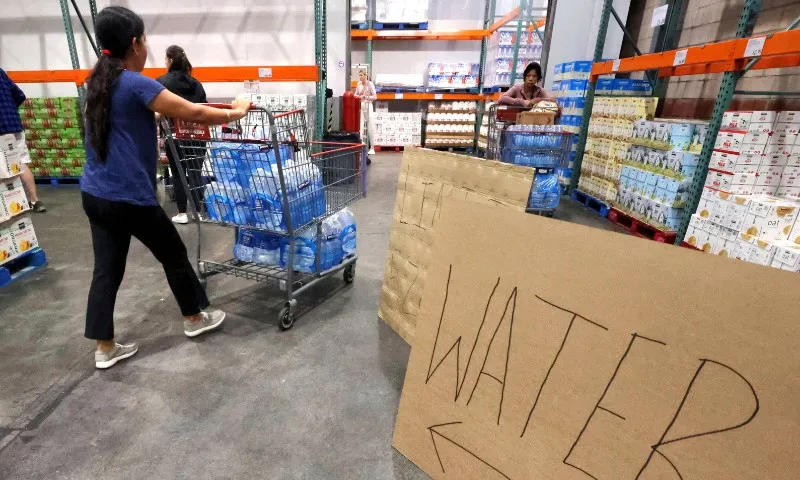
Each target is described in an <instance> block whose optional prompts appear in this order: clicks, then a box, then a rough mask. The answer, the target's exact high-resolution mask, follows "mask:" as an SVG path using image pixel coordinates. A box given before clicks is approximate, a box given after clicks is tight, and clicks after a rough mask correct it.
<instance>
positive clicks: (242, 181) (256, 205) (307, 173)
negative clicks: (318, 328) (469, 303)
mask: <svg viewBox="0 0 800 480" xmlns="http://www.w3.org/2000/svg"><path fill="white" fill-rule="evenodd" d="M212 106H214V107H218V108H230V106H226V105H212ZM171 123H172V124H171V125H170V122H169V121H167V120H164V121H162V128H163V129H164V132H166V139H167V145H168V146H167V148H171V149H173V153H174V154H175V155H176V157H178V155H180V157H179V158H181V159H182V160H183V161H180V162H176V163H177V165H178V170H179V176H180V180H179V181H181V182H183V184H184V187H185V188H186V191H187V192H191V194H190V195H188V196H189V197H190V198H198V199H201V202H198V205H195V204H194V202H189V208H190V214H191V217H192V218H193V219H194V221H195V223H196V224H197V235H198V242H197V271H198V275H199V277H200V279H201V283H202V284H203V286H204V287H205V285H206V279H207V278H208V277H211V276H213V275H217V274H225V275H233V276H236V277H240V278H245V279H249V280H254V281H256V282H273V283H277V284H278V286H279V287H280V289H281V290H282V291H283V292H285V298H286V300H285V303H284V305H283V308H282V309H281V311H280V314H279V316H278V321H279V323H278V324H279V327H280V328H281V330H286V329H288V328H291V326H292V325H293V324H294V320H295V309H296V306H297V296H298V295H300V294H301V293H303V292H305V291H307V290H308V289H309V288H310V287H311V286H313V285H314V284H315V283H317V282H319V281H320V280H322V279H324V278H326V277H328V276H330V275H333V274H335V273H337V272H339V271H343V273H344V281H345V282H346V283H352V282H353V279H354V277H355V265H356V261H357V259H358V257H357V255H356V254H355V223H354V219H352V218H350V217H348V216H347V215H344V213H342V212H341V211H342V209H343V208H345V207H346V206H348V205H350V204H352V203H353V202H355V201H357V200H358V199H360V198H362V197H364V196H366V188H365V187H366V178H365V173H366V166H365V160H366V149H365V146H364V145H363V144H358V145H353V144H339V145H333V144H329V143H323V142H312V141H311V140H310V138H311V137H310V136H309V132H308V127H307V125H306V115H305V112H304V111H303V110H293V111H289V112H282V113H274V114H273V113H272V112H269V111H267V110H264V109H258V108H254V109H252V110H251V111H250V113H249V114H248V116H247V117H245V119H243V120H241V121H239V122H236V123H235V124H233V125H227V126H223V127H208V126H205V125H200V124H196V123H191V122H184V121H180V120H173V121H172V122H171ZM345 212H346V211H345ZM348 219H349V220H352V222H350V224H348V225H344V223H347V222H348ZM208 224H215V225H222V226H226V227H231V228H233V229H235V234H234V237H235V238H234V242H235V248H237V249H239V250H237V251H238V252H247V255H250V256H252V258H250V257H248V256H247V255H244V254H243V255H234V257H233V258H231V259H229V260H224V261H218V260H209V259H204V258H203V242H202V240H203V235H202V233H203V226H204V225H208ZM345 231H346V233H347V235H350V237H347V238H350V239H351V241H352V248H350V249H347V248H345V245H351V244H350V243H348V242H349V241H350V240H347V239H345V240H342V237H341V235H342V234H343V232H345ZM243 257H247V258H244V260H243V259H242V258H243Z"/></svg>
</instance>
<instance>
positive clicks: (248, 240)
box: [233, 208, 356, 273]
mask: <svg viewBox="0 0 800 480" xmlns="http://www.w3.org/2000/svg"><path fill="white" fill-rule="evenodd" d="M289 245H290V239H289V238H287V237H282V236H280V235H275V234H272V233H269V232H264V231H261V230H251V229H244V228H243V229H240V230H239V234H238V237H237V239H236V244H235V245H234V246H233V256H234V257H235V258H236V259H237V260H240V261H242V262H248V263H255V264H258V265H265V266H280V267H283V268H286V266H287V264H288V262H289ZM320 247H321V250H320V267H321V269H322V270H327V269H329V268H333V267H335V266H336V265H339V264H340V263H342V261H344V259H345V258H347V257H349V256H351V255H353V254H355V253H356V217H355V215H353V212H351V211H350V209H348V208H345V209H343V210H341V211H339V212H337V213H335V214H334V215H332V216H330V217H328V218H326V219H325V220H324V221H323V222H322V236H321V238H320ZM316 252H317V240H316V229H314V228H310V229H308V230H306V231H305V232H303V233H302V234H301V235H299V236H298V237H297V238H295V241H294V270H295V271H297V272H303V273H311V272H313V271H314V270H315V263H316Z"/></svg>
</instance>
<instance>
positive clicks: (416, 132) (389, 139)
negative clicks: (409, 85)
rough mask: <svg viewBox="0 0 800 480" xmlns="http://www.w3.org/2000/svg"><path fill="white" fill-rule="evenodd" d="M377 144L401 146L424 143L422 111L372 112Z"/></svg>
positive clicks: (374, 137) (374, 136) (374, 135)
mask: <svg viewBox="0 0 800 480" xmlns="http://www.w3.org/2000/svg"><path fill="white" fill-rule="evenodd" d="M372 129H373V133H372V134H373V140H374V142H375V145H376V146H382V147H399V146H406V145H415V146H420V145H421V144H422V113H421V112H412V113H398V112H377V111H376V112H375V113H373V114H372Z"/></svg>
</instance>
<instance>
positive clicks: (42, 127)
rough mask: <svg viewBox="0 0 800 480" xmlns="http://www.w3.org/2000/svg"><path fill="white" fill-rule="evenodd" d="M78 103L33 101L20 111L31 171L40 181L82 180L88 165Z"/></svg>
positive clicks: (70, 100)
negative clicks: (74, 178)
mask: <svg viewBox="0 0 800 480" xmlns="http://www.w3.org/2000/svg"><path fill="white" fill-rule="evenodd" d="M79 111H80V109H79V106H78V99H77V98H74V97H59V98H29V99H27V100H25V103H24V104H23V105H22V107H21V108H20V116H21V117H22V124H23V126H24V127H25V140H26V142H27V144H28V150H29V151H30V156H31V163H30V165H29V166H30V169H31V171H32V172H33V174H34V175H35V176H37V177H80V176H81V175H82V174H83V165H84V163H86V152H85V150H84V145H83V129H82V126H81V120H80V114H79Z"/></svg>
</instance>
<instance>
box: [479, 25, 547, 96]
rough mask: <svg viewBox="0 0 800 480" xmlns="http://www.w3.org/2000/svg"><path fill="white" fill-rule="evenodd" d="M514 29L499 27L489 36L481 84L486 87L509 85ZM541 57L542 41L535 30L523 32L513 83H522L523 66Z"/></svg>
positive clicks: (514, 40) (515, 37)
mask: <svg viewBox="0 0 800 480" xmlns="http://www.w3.org/2000/svg"><path fill="white" fill-rule="evenodd" d="M516 39H517V33H516V30H515V29H500V30H498V31H496V32H494V33H493V34H492V35H491V36H490V37H489V45H488V47H487V51H486V69H485V72H484V77H483V78H484V81H483V84H484V85H486V86H487V87H507V86H510V85H511V72H512V71H513V70H512V67H513V66H512V63H514V45H515V44H516ZM541 58H542V42H541V40H539V36H538V35H537V34H536V32H524V33H523V34H522V38H521V39H520V44H519V51H518V52H517V65H516V72H517V74H516V77H515V80H516V81H515V83H522V81H523V79H522V74H523V73H524V72H525V67H527V66H528V64H529V63H531V62H538V61H540V60H541Z"/></svg>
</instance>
